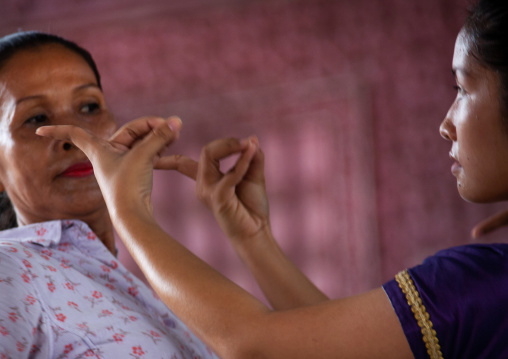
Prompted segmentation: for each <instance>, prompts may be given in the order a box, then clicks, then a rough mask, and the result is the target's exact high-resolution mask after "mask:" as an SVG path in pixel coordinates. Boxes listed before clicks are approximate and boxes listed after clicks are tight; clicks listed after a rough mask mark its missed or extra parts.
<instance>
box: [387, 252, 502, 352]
mask: <svg viewBox="0 0 508 359" xmlns="http://www.w3.org/2000/svg"><path fill="white" fill-rule="evenodd" d="M407 273H408V274H409V275H408V276H406V275H404V272H401V273H399V274H398V275H397V276H396V279H393V280H391V281H389V282H387V283H386V284H385V285H384V286H383V288H384V290H385V292H386V294H387V295H388V297H389V298H390V301H391V303H392V306H393V308H394V310H395V312H396V313H397V316H398V318H399V321H400V323H401V325H402V329H403V330H404V333H405V335H406V338H407V340H408V342H409V345H410V346H411V350H412V351H413V354H414V356H415V358H417V359H418V358H429V357H430V358H434V357H435V358H440V357H443V358H446V359H451V358H475V359H481V358H508V244H489V245H482V244H475V245H467V246H460V247H454V248H451V249H447V250H443V251H440V252H438V253H437V254H436V255H434V256H432V257H429V258H427V259H426V260H425V261H424V262H423V263H422V264H421V265H419V266H416V267H414V268H411V269H409V270H408V271H407ZM413 289H414V290H415V291H413ZM407 293H409V294H407ZM417 296H419V297H420V298H421V302H419V301H418V297H417ZM419 303H420V304H419ZM410 304H411V305H410ZM425 312H426V313H428V315H429V317H428V319H429V320H426V319H425V318H426V316H425ZM422 313H423V314H422ZM417 318H418V320H417ZM429 323H431V324H430V326H432V327H433V329H434V330H435V333H433V332H432V330H430V331H429V330H428V328H427V330H426V331H425V325H429ZM421 327H423V328H424V331H423V332H422V329H421ZM431 329H432V328H431ZM425 333H426V334H427V341H424V339H423V337H424V334H425ZM429 337H433V340H435V343H436V344H437V341H438V344H439V346H436V345H434V344H433V342H432V340H430V341H429ZM436 338H437V340H436ZM426 343H427V345H426ZM428 343H431V344H428ZM429 346H430V347H431V348H430V349H429ZM432 347H433V348H432ZM433 350H434V352H433ZM429 352H430V353H429ZM439 352H440V353H441V354H442V356H439V354H440V353H439Z"/></svg>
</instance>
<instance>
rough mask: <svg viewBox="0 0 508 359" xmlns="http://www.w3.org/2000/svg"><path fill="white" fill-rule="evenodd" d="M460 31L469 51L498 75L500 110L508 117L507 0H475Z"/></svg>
mask: <svg viewBox="0 0 508 359" xmlns="http://www.w3.org/2000/svg"><path fill="white" fill-rule="evenodd" d="M463 30H464V35H465V36H466V39H467V40H468V41H469V53H470V54H471V55H472V56H473V57H474V58H475V59H476V60H477V61H478V62H479V63H480V64H481V65H483V66H485V67H487V68H489V69H491V70H493V71H495V72H496V73H497V74H498V77H499V80H500V85H501V88H500V92H501V98H500V101H501V109H502V111H503V115H504V117H505V118H508V1H507V0H479V1H478V2H477V3H476V4H475V5H473V7H472V8H471V9H470V10H469V15H468V17H467V18H466V21H465V23H464V27H463ZM505 122H506V121H505Z"/></svg>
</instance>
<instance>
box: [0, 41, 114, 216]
mask: <svg viewBox="0 0 508 359" xmlns="http://www.w3.org/2000/svg"><path fill="white" fill-rule="evenodd" d="M61 124H71V125H76V126H80V127H83V128H85V129H87V130H89V131H91V132H93V133H95V134H96V135H98V136H100V137H107V136H109V135H111V134H112V133H113V131H114V130H115V129H116V124H115V122H114V119H113V116H112V115H111V113H110V112H109V111H108V109H107V107H106V103H105V100H104V96H103V93H102V91H101V89H100V88H99V87H98V86H97V80H96V78H95V75H94V72H93V71H92V69H91V68H90V66H89V65H88V64H87V63H86V61H85V60H84V59H83V58H82V57H81V56H79V55H78V54H76V53H75V52H73V51H71V50H69V49H67V48H65V47H63V46H62V45H57V44H52V45H44V46H43V47H41V48H39V49H34V50H25V51H21V52H19V53H17V54H15V55H14V56H13V57H12V58H10V59H9V60H8V61H7V63H6V64H5V65H4V66H3V67H2V68H1V69H0V190H6V191H7V194H8V195H9V197H10V199H11V201H12V203H13V205H14V207H15V209H16V214H17V217H18V222H19V223H20V224H21V225H23V224H28V223H34V222H40V221H45V220H53V219H69V218H77V219H83V220H86V218H87V216H90V215H93V214H94V213H97V211H99V212H104V211H105V205H104V201H103V198H102V195H101V192H100V190H99V187H98V185H97V182H96V180H95V177H94V175H93V169H92V168H91V165H90V163H89V162H88V160H87V158H86V157H85V156H84V154H83V153H82V152H81V151H80V150H78V149H77V148H76V147H74V146H72V145H70V144H69V143H65V142H62V141H57V140H53V139H50V138H45V137H40V136H37V135H36V134H35V130H36V129H37V128H38V127H39V126H44V125H61Z"/></svg>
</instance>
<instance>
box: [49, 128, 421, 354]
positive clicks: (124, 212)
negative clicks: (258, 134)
mask: <svg viewBox="0 0 508 359" xmlns="http://www.w3.org/2000/svg"><path fill="white" fill-rule="evenodd" d="M173 130H175V131H171V130H170V128H169V127H167V126H161V127H157V128H156V129H154V130H153V131H152V132H151V133H150V134H149V135H147V136H146V138H144V139H143V140H141V141H139V143H137V144H136V145H135V146H133V148H132V149H131V150H128V151H123V150H118V148H116V146H114V145H111V144H110V143H105V142H104V141H101V140H99V139H97V138H94V137H93V136H91V135H89V134H88V133H86V132H84V131H83V130H81V129H79V128H74V127H69V126H63V127H60V128H58V129H55V128H52V129H48V128H47V129H45V130H42V128H41V129H39V134H46V135H50V134H51V135H53V136H54V137H56V138H59V139H66V140H71V141H73V142H74V143H75V144H76V146H78V147H79V148H81V149H82V150H83V151H84V152H85V153H86V154H87V156H88V157H89V158H90V160H91V161H92V163H93V164H94V169H96V176H97V179H98V182H99V185H100V187H101V189H102V191H103V193H104V196H105V199H106V203H107V205H108V208H109V209H110V213H111V216H112V219H113V223H114V224H115V227H116V229H117V231H118V233H119V235H120V236H121V238H122V240H123V241H124V242H125V243H126V246H127V248H128V249H129V251H130V252H131V254H132V255H133V257H134V258H135V260H136V261H137V262H138V264H139V265H140V267H141V268H142V269H143V270H144V272H145V273H146V274H147V277H148V278H149V280H150V282H151V284H152V285H153V287H154V289H155V290H156V291H157V292H158V293H159V295H160V296H161V298H162V299H163V300H164V302H165V303H166V304H167V305H168V306H169V307H170V308H171V309H172V310H173V311H174V312H175V313H176V314H177V315H178V316H180V317H181V318H182V319H183V320H184V321H185V322H186V323H187V325H188V326H189V327H190V328H191V329H192V330H193V331H194V332H195V333H196V334H197V335H198V336H200V337H201V338H203V340H205V341H206V342H207V343H208V344H209V345H210V346H211V347H212V348H213V349H214V350H215V351H216V352H217V353H218V354H219V355H220V356H222V357H224V358H250V357H266V358H308V357H319V358H327V357H330V358H332V357H337V356H341V357H344V358H347V357H352V358H363V357H365V358H386V357H390V358H411V357H412V354H411V351H410V349H409V345H408V344H407V341H406V339H405V337H404V334H403V333H402V329H401V327H400V324H399V323H398V319H397V317H396V315H395V313H394V311H393V309H392V308H391V305H390V302H389V300H388V298H387V296H386V295H385V293H384V292H383V290H382V289H381V288H379V289H376V290H374V291H372V292H369V293H366V294H363V295H360V296H357V297H352V298H346V299H342V300H335V301H327V302H322V303H320V304H317V305H313V306H308V307H302V308H296V309H292V310H286V311H281V312H271V311H270V310H269V309H268V308H266V307H265V306H264V305H263V304H262V303H260V302H259V301H257V300H256V299H255V298H254V297H252V296H250V295H249V294H248V293H246V292H245V291H243V290H242V289H241V288H239V287H238V286H236V285H234V284H233V283H231V282H230V281H228V280H227V279H226V278H224V277H223V276H221V275H220V274H219V273H217V272H216V271H214V270H213V269H212V268H210V267H209V266H208V265H207V264H205V263H204V262H202V261H201V260H199V259H198V258H197V257H195V256H194V255H193V254H192V253H190V252H189V251H188V250H187V249H185V248H184V247H183V246H181V245H180V244H179V243H178V242H177V241H175V240H174V239H173V238H172V237H171V236H169V235H168V234H166V233H165V232H164V231H163V230H162V229H161V228H160V227H159V226H158V225H157V223H156V222H155V220H154V218H153V215H152V210H151V201H150V192H151V181H152V177H151V176H152V166H153V161H154V158H155V159H156V158H157V154H158V153H159V152H160V150H161V148H163V147H165V146H166V145H168V144H169V143H171V142H172V141H173V140H174V138H175V137H176V134H177V132H178V130H179V128H176V127H175V126H173ZM226 147H227V146H226ZM254 149H255V146H254V147H253V146H252V145H246V144H245V143H241V142H238V146H237V147H235V146H233V148H231V149H230V152H231V153H238V152H240V153H241V156H240V159H239V161H238V162H237V165H236V166H235V170H234V171H232V172H229V173H228V174H227V175H224V177H223V178H221V179H220V181H219V182H220V184H219V185H218V190H217V191H216V192H214V193H215V194H214V196H219V197H222V196H225V197H224V198H228V196H229V195H230V194H231V193H232V192H233V193H234V188H235V186H236V185H237V184H238V183H240V182H241V179H242V178H243V176H244V175H245V174H246V171H247V169H248V167H249V164H250V162H251V161H252V158H253V156H254V154H255V153H256V151H254ZM210 158H211V159H212V160H213V161H214V162H216V161H218V159H217V158H214V157H213V156H212V157H210ZM219 202H220V201H219ZM230 203H231V202H230ZM221 208H223V209H224V208H225V209H226V210H233V211H234V210H240V208H239V207H235V206H233V207H229V208H228V207H221Z"/></svg>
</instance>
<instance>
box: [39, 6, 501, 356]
mask: <svg viewBox="0 0 508 359" xmlns="http://www.w3.org/2000/svg"><path fill="white" fill-rule="evenodd" d="M507 26H508V2H506V1H505V0H480V2H479V3H478V5H477V6H476V7H475V8H474V9H473V11H472V13H471V14H470V16H469V17H468V19H467V21H466V23H465V25H464V27H463V28H462V30H461V31H460V33H459V35H458V37H457V41H456V45H455V52H454V56H453V64H452V68H453V73H454V75H455V79H456V82H457V97H456V99H455V101H454V102H453V104H452V106H451V108H450V110H449V112H448V114H447V115H446V117H445V119H444V121H443V123H442V125H441V129H440V132H441V135H442V136H443V137H444V138H445V139H447V140H449V141H451V143H452V146H451V147H452V148H451V152H450V155H451V157H452V158H453V160H454V164H453V166H452V172H453V174H454V175H455V176H456V178H457V187H458V190H459V193H460V195H461V196H462V197H463V198H465V199H466V200H470V201H475V202H486V201H501V200H506V199H507V198H508V161H507V160H506V159H507V158H508V132H507V126H506V123H507V121H508V117H507V116H508V110H507V109H508V90H507V88H508V50H507V49H508V31H507ZM179 127H180V125H179V124H178V123H175V122H172V123H171V126H168V125H161V126H158V127H157V128H155V130H154V131H152V132H150V133H147V134H146V136H145V137H144V138H143V139H140V140H138V141H136V143H134V145H133V146H132V148H131V149H129V150H127V149H124V150H118V149H116V147H115V146H116V145H115V142H114V141H113V142H108V141H104V140H101V139H99V138H97V137H96V136H93V135H91V134H90V133H87V132H85V131H83V130H82V129H79V128H76V127H72V126H70V127H69V126H66V127H60V128H58V127H51V128H49V127H48V128H40V129H39V130H38V134H40V135H43V136H53V137H54V138H58V139H60V140H62V141H66V140H71V141H72V142H73V143H75V144H76V145H77V146H78V147H80V148H81V149H82V150H83V151H84V152H85V153H86V154H87V156H88V157H89V158H90V159H91V161H92V163H93V164H94V168H95V169H96V173H97V177H98V182H99V185H100V187H101V189H102V191H103V193H104V194H105V198H106V203H107V206H108V208H109V209H110V213H111V214H112V218H113V223H114V225H115V227H116V228H117V230H118V231H119V233H120V236H121V237H122V239H123V241H124V242H125V243H126V244H127V246H128V248H129V250H130V251H131V253H132V254H133V255H134V257H135V258H136V260H137V261H138V263H139V264H140V266H141V268H142V269H143V270H144V271H145V273H146V274H147V276H148V278H149V280H150V281H151V283H152V284H153V286H154V288H156V290H157V291H158V293H159V294H160V295H161V297H162V298H163V300H164V301H165V302H166V304H168V305H170V306H171V307H172V309H173V310H174V311H175V312H176V313H177V314H178V315H180V316H181V317H182V318H183V319H184V321H185V322H186V323H187V324H188V325H189V327H191V328H193V330H194V331H195V332H196V333H197V334H198V335H199V336H200V337H201V338H203V339H204V340H205V341H206V342H208V343H209V344H210V345H211V346H212V347H213V348H214V349H215V350H216V352H217V353H218V354H220V355H221V356H222V357H224V358H337V357H340V358H412V357H416V358H429V357H430V358H443V357H444V358H506V357H508V344H507V343H508V314H507V313H508V311H506V310H505V306H506V303H507V301H508V286H507V285H506V282H507V278H508V260H507V258H508V245H507V244H491V245H468V246H461V247H456V248H451V249H448V250H444V251H441V252H439V253H438V254H436V255H435V256H432V257H430V258H428V259H427V260H426V261H425V262H424V263H423V264H422V265H419V266H416V267H414V268H411V269H409V270H404V271H402V272H400V273H399V274H398V275H397V276H396V278H395V279H394V280H392V281H390V282H388V283H386V284H385V285H384V286H383V288H378V289H374V290H372V291H371V292H368V293H366V294H362V295H358V296H355V297H352V298H345V299H338V300H330V301H329V300H326V298H325V297H324V296H323V295H322V294H321V293H320V292H319V291H318V290H317V289H316V288H315V287H313V286H312V284H310V283H309V282H308V281H307V280H306V279H305V278H304V277H303V276H302V275H301V273H299V272H298V270H297V269H296V268H294V267H293V266H292V265H291V264H290V263H289V262H288V261H287V259H286V258H285V257H284V256H283V255H282V253H281V252H280V250H279V249H278V247H277V246H276V244H275V242H274V241H273V237H272V235H271V230H270V222H269V218H268V207H267V201H266V197H265V192H264V177H263V154H262V152H261V150H260V148H259V143H258V141H257V139H255V138H250V139H246V140H242V141H238V140H235V139H226V140H218V141H215V142H213V143H211V144H210V145H208V146H206V147H205V149H204V150H203V152H202V155H201V158H200V161H199V164H198V165H196V164H195V163H193V162H192V161H191V160H189V159H186V158H184V157H180V158H172V159H168V160H167V161H166V163H165V165H166V166H167V167H168V168H176V169H177V170H179V171H181V172H183V173H185V174H187V175H189V176H191V177H196V179H197V191H198V195H199V197H200V198H201V199H202V200H203V201H204V202H205V203H206V204H207V205H208V206H209V207H210V209H211V210H212V212H213V213H214V215H215V216H216V218H217V219H218V221H219V224H220V225H221V227H222V228H223V230H224V231H225V232H226V233H227V235H228V236H229V237H230V239H231V241H232V243H233V245H234V246H235V249H237V251H238V253H239V254H240V255H241V256H242V258H243V259H244V260H245V262H246V263H247V265H248V266H249V267H250V268H251V270H252V271H253V272H254V274H255V275H256V276H257V278H258V279H259V280H260V284H261V285H262V287H263V288H264V290H265V292H266V294H267V296H268V297H269V299H270V301H271V302H272V305H273V307H274V309H275V311H273V310H270V309H269V308H267V307H266V306H264V305H263V304H261V303H260V302H258V301H257V300H256V299H255V298H253V297H251V296H250V295H249V294H247V293H245V292H244V291H242V290H241V289H240V288H238V287H236V286H235V285H234V284H232V283H231V282H229V281H228V280H226V279H225V278H223V277H221V276H220V275H219V274H218V273H217V272H215V271H214V270H213V269H211V268H209V267H208V266H207V265H206V264H204V263H203V262H201V261H200V260H199V259H198V258H196V257H195V256H193V255H192V254H191V253H190V252H188V251H187V250H186V249H185V248H183V247H182V246H181V245H179V244H178V242H176V241H175V240H174V239H173V238H171V237H170V236H169V235H168V234H166V233H165V232H164V231H163V230H162V229H161V228H160V227H159V226H158V225H157V223H156V222H155V220H154V218H153V215H152V209H151V202H150V191H151V180H152V177H151V176H152V174H151V168H152V161H153V159H154V157H155V158H156V157H157V154H158V153H159V151H160V149H161V148H163V147H164V146H166V145H167V144H169V143H171V142H172V141H173V140H174V138H175V136H176V135H177V134H178V131H179ZM234 153H240V154H241V155H240V157H239V159H238V162H237V163H236V166H235V167H234V168H233V170H232V171H230V172H228V173H221V172H220V169H219V161H220V160H221V159H222V158H224V157H226V156H228V155H230V154H234ZM280 309H282V310H280Z"/></svg>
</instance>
